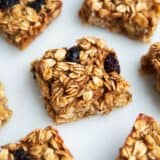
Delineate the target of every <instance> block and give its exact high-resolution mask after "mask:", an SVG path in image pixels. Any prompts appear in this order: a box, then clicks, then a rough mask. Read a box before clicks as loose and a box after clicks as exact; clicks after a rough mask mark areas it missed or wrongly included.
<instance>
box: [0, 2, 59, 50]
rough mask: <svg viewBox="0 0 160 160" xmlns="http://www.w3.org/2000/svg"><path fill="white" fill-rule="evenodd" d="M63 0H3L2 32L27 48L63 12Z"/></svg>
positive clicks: (0, 14)
mask: <svg viewBox="0 0 160 160" xmlns="http://www.w3.org/2000/svg"><path fill="white" fill-rule="evenodd" d="M61 8H62V2H61V0H1V1H0V33H1V34H2V35H3V36H4V37H5V38H6V39H7V40H8V41H9V42H11V43H12V44H14V45H15V46H16V47H18V48H20V49H24V48H26V47H27V46H28V45H29V44H30V43H31V42H32V40H34V39H35V38H36V37H37V36H38V35H39V34H40V33H41V32H42V31H43V30H44V29H45V28H46V27H47V25H48V24H49V23H51V21H52V20H53V19H55V18H56V17H57V16H58V15H59V14H60V12H61Z"/></svg>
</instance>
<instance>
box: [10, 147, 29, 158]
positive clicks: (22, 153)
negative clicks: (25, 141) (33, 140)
mask: <svg viewBox="0 0 160 160" xmlns="http://www.w3.org/2000/svg"><path fill="white" fill-rule="evenodd" d="M13 155H14V158H15V160H32V159H31V157H30V156H29V155H28V154H27V153H26V152H25V151H24V150H23V149H17V150H16V151H14V152H13Z"/></svg>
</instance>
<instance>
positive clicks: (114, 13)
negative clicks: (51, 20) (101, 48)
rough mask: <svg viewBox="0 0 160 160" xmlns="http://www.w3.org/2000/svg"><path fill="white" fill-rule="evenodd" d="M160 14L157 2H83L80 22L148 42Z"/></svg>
mask: <svg viewBox="0 0 160 160" xmlns="http://www.w3.org/2000/svg"><path fill="white" fill-rule="evenodd" d="M159 14H160V1H158V0H149V1H148V0H84V3H83V5H82V8H81V9H80V11H79V16H80V18H81V20H82V22H84V23H87V24H91V25H95V26H98V27H102V28H106V29H109V30H110V31H114V32H119V33H123V34H125V35H127V36H128V37H130V38H133V39H138V40H141V41H149V39H150V38H151V36H152V34H153V32H154V30H155V29H156V26H157V23H158V19H159Z"/></svg>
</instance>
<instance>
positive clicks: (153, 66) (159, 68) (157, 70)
mask: <svg viewBox="0 0 160 160" xmlns="http://www.w3.org/2000/svg"><path fill="white" fill-rule="evenodd" d="M141 72H142V73H144V74H150V75H154V76H155V81H156V83H155V88H156V90H157V91H159V92H160V42H157V43H154V44H152V45H151V47H150V49H149V51H148V53H147V54H146V55H144V56H143V57H142V59H141Z"/></svg>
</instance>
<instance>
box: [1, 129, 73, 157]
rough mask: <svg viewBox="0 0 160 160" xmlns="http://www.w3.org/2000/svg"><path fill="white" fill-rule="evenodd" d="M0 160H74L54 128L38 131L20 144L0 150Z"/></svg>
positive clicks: (8, 145) (10, 145) (9, 145)
mask: <svg viewBox="0 0 160 160" xmlns="http://www.w3.org/2000/svg"><path fill="white" fill-rule="evenodd" d="M0 160H73V157H72V155H71V153H70V152H69V150H68V149H66V147H65V145H64V143H63V140H62V139H61V137H60V136H59V134H58V132H57V131H56V130H55V129H53V128H52V127H47V128H45V129H37V130H34V131H33V132H31V133H30V134H28V135H27V136H26V137H25V138H23V139H22V140H20V141H19V142H18V143H13V144H7V145H5V146H2V147H1V149H0Z"/></svg>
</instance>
